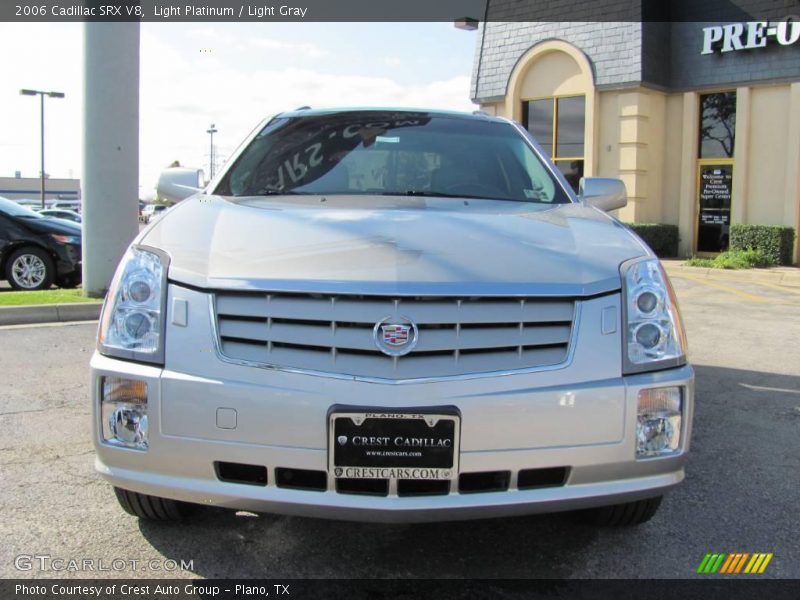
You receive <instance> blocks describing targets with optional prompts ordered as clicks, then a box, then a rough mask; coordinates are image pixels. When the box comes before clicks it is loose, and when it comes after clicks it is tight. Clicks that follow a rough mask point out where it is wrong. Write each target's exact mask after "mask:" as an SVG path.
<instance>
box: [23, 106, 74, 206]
mask: <svg viewBox="0 0 800 600" xmlns="http://www.w3.org/2000/svg"><path fill="white" fill-rule="evenodd" d="M19 93H20V94H21V95H23V96H39V98H40V99H41V125H40V133H41V140H40V147H41V153H42V165H41V166H42V172H41V175H40V182H39V183H40V190H39V194H40V197H41V201H42V208H44V207H45V204H44V192H45V190H44V97H45V96H49V97H50V98H63V97H64V94H63V93H62V92H45V91H43V90H20V91H19Z"/></svg>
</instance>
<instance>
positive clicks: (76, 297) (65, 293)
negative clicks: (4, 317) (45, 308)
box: [0, 289, 103, 306]
mask: <svg viewBox="0 0 800 600" xmlns="http://www.w3.org/2000/svg"><path fill="white" fill-rule="evenodd" d="M102 301H103V299H102V298H87V297H86V296H84V295H83V292H82V291H81V290H61V289H56V290H40V291H38V292H1V293H0V306H27V305H30V304H66V303H70V302H102Z"/></svg>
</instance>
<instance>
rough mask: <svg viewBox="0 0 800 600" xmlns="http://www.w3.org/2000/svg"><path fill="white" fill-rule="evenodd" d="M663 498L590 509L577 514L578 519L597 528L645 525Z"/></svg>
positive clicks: (658, 497)
mask: <svg viewBox="0 0 800 600" xmlns="http://www.w3.org/2000/svg"><path fill="white" fill-rule="evenodd" d="M662 499H663V496H656V497H655V498H647V499H645V500H637V501H635V502H625V503H624V504H614V505H611V506H600V507H598V508H590V509H588V510H582V511H579V512H578V513H577V516H578V518H579V519H580V520H581V521H583V522H584V523H588V524H590V525H595V526H597V527H630V526H632V525H641V524H642V523H646V522H647V521H649V520H650V519H652V518H653V516H654V515H655V514H656V512H657V511H658V507H659V506H661V500H662Z"/></svg>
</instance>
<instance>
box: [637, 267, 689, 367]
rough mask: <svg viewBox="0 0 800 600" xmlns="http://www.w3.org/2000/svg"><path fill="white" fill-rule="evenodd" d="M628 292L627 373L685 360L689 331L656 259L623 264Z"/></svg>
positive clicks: (675, 363) (678, 363) (681, 362)
mask: <svg viewBox="0 0 800 600" xmlns="http://www.w3.org/2000/svg"><path fill="white" fill-rule="evenodd" d="M622 281H623V287H624V294H625V327H624V328H623V335H624V336H625V339H624V340H623V341H624V351H623V352H624V361H623V362H624V365H625V369H624V370H625V373H639V372H642V371H651V370H654V369H665V368H668V367H677V366H680V365H682V364H684V363H685V362H686V334H685V332H684V330H683V323H682V322H681V315H680V311H679V310H678V301H677V299H676V297H675V292H674V291H673V290H672V286H671V285H670V282H669V279H668V278H667V275H666V273H665V272H664V269H663V268H662V266H661V263H660V262H659V261H658V259H656V258H645V259H636V260H633V261H630V262H627V263H625V264H624V265H622Z"/></svg>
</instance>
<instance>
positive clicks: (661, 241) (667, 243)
mask: <svg viewBox="0 0 800 600" xmlns="http://www.w3.org/2000/svg"><path fill="white" fill-rule="evenodd" d="M625 225H627V226H628V227H629V228H630V229H632V230H633V231H634V232H635V233H636V234H637V235H638V236H639V237H640V238H642V239H643V240H644V241H645V243H646V244H647V245H648V246H650V248H652V249H653V252H655V253H656V256H659V257H661V258H665V257H673V256H678V239H679V238H678V226H677V225H666V224H664V223H625Z"/></svg>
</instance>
